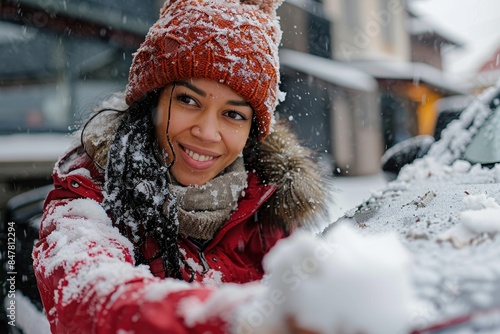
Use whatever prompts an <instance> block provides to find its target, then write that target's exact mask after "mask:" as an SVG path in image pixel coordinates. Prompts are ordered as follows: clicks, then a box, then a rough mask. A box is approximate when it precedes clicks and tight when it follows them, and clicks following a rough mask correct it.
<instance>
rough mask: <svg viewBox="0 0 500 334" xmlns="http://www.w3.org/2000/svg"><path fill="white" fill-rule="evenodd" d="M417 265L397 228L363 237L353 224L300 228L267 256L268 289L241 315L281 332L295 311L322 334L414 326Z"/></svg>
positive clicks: (257, 326) (375, 333)
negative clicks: (413, 271)
mask: <svg viewBox="0 0 500 334" xmlns="http://www.w3.org/2000/svg"><path fill="white" fill-rule="evenodd" d="M410 264H411V260H410V256H409V253H408V252H407V251H406V249H405V248H404V247H403V246H402V244H401V243H400V241H399V239H398V237H397V236H396V234H392V233H388V234H379V235H372V236H362V235H361V234H360V233H359V232H357V231H356V230H355V229H354V228H352V227H350V226H348V225H339V226H337V227H336V228H335V230H334V232H333V233H329V234H328V235H327V236H326V237H325V238H324V239H319V238H312V237H311V236H310V235H306V234H302V233H295V234H293V235H292V236H291V237H290V238H288V239H285V240H282V241H280V242H278V244H277V245H276V246H275V248H273V250H272V251H271V252H270V253H269V254H268V255H267V256H266V257H265V259H264V267H265V269H266V273H267V274H268V277H267V278H266V279H265V280H264V284H266V285H267V287H268V289H267V290H266V293H265V294H264V295H262V296H261V297H260V298H258V299H257V300H256V301H254V302H253V303H251V304H250V305H247V306H246V307H244V308H242V310H241V312H240V315H239V318H240V320H241V321H243V322H245V323H246V324H247V326H248V327H249V328H252V329H253V331H254V332H258V333H261V332H268V331H269V332H271V331H272V332H276V333H280V332H281V331H283V330H284V328H286V325H285V321H286V319H287V317H289V316H292V317H293V318H294V320H295V321H296V323H297V324H298V325H299V326H300V327H302V328H306V329H308V330H313V331H317V332H319V333H331V332H332V331H336V332H339V333H345V334H348V333H361V332H362V333H366V334H391V333H404V332H409V327H410V322H409V319H410V315H411V313H412V312H413V311H414V310H415V308H416V306H417V302H416V300H415V299H414V294H413V287H412V283H411V279H410V275H409V272H410V271H409V266H410Z"/></svg>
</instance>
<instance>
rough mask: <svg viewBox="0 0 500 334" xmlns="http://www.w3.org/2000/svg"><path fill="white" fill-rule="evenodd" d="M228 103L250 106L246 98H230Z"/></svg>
mask: <svg viewBox="0 0 500 334" xmlns="http://www.w3.org/2000/svg"><path fill="white" fill-rule="evenodd" d="M227 103H228V104H230V105H233V106H242V107H250V103H248V102H247V101H245V100H239V101H237V100H229V101H227Z"/></svg>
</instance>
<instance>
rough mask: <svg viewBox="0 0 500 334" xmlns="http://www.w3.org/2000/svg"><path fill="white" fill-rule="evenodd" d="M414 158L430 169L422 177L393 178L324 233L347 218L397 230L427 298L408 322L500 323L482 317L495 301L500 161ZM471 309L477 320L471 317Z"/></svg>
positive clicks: (499, 297) (362, 225)
mask: <svg viewBox="0 0 500 334" xmlns="http://www.w3.org/2000/svg"><path fill="white" fill-rule="evenodd" d="M417 163H418V164H419V165H420V167H421V169H422V170H425V166H427V167H428V168H429V171H428V172H427V176H426V177H418V178H417V179H416V180H413V181H412V182H408V181H394V182H391V183H390V184H389V186H388V188H387V189H386V190H384V191H380V192H376V193H374V194H373V196H372V197H371V198H370V199H369V200H367V201H366V202H365V203H363V204H361V205H360V206H358V207H357V208H355V209H353V210H351V211H350V212H348V213H347V214H346V215H345V216H344V217H343V218H341V219H340V220H339V221H337V222H336V223H335V224H333V225H332V226H331V227H330V228H329V229H327V230H326V231H325V232H324V233H332V232H333V231H335V228H336V226H339V225H340V224H342V223H347V224H351V225H354V226H356V227H358V228H359V229H358V230H359V231H360V233H362V234H364V235H373V234H377V233H386V232H391V233H393V232H396V233H397V234H398V235H399V239H400V241H401V242H402V244H403V245H404V247H405V248H406V249H407V250H408V251H409V253H410V257H411V270H410V271H411V277H412V280H413V285H414V291H415V293H416V295H417V296H416V297H417V298H418V300H420V301H421V302H422V303H423V305H424V306H423V307H421V308H420V309H419V311H416V313H417V314H415V319H413V321H412V322H413V323H415V324H416V327H417V328H422V327H427V326H430V325H432V324H436V323H441V322H444V323H446V322H448V321H450V320H451V319H454V320H457V321H458V322H460V321H464V323H463V324H462V325H460V327H450V328H449V332H446V333H455V331H456V330H458V328H460V330H462V329H463V330H466V333H470V332H473V331H475V330H478V329H479V330H480V332H484V330H486V329H488V330H489V329H491V328H495V329H496V330H500V321H498V318H497V319H496V322H495V323H494V324H492V323H491V322H485V320H484V317H485V316H486V315H488V314H490V313H491V311H492V310H498V309H497V308H499V307H500V239H499V238H498V236H499V235H500V234H499V233H498V232H500V184H499V182H500V165H497V166H496V167H495V168H493V169H487V168H481V166H479V165H475V166H471V165H470V164H469V163H468V162H465V161H460V160H458V161H457V162H455V163H454V164H453V165H452V166H442V165H439V164H437V163H435V161H434V160H433V159H432V158H430V157H428V158H424V159H422V160H420V161H418V162H417ZM431 167H432V168H431ZM430 169H433V170H434V171H435V173H432V172H430ZM473 315H476V316H482V318H481V319H482V320H481V321H479V320H477V321H471V319H469V318H470V317H471V316H473ZM495 315H496V316H497V317H498V312H495ZM478 319H479V318H478ZM459 320H460V321H459ZM488 321H491V319H488ZM492 326H493V327H492Z"/></svg>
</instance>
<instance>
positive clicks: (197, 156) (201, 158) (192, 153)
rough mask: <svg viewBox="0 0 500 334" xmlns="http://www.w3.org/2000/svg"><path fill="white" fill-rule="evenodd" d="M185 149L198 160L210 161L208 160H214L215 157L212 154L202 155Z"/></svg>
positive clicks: (185, 149)
mask: <svg viewBox="0 0 500 334" xmlns="http://www.w3.org/2000/svg"><path fill="white" fill-rule="evenodd" d="M184 151H185V152H186V153H187V154H188V155H189V156H190V157H191V158H192V159H193V160H196V161H201V162H203V161H208V160H212V159H213V158H214V157H211V156H208V155H201V154H198V153H195V152H193V151H191V150H188V149H187V148H184Z"/></svg>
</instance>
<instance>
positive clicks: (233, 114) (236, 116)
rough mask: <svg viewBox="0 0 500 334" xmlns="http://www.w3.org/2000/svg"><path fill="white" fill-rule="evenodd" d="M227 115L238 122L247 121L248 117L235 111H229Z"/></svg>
mask: <svg viewBox="0 0 500 334" xmlns="http://www.w3.org/2000/svg"><path fill="white" fill-rule="evenodd" d="M226 115H227V116H228V117H230V118H232V119H236V120H246V117H245V116H244V115H242V114H240V113H239V112H237V111H234V110H229V111H227V112H226Z"/></svg>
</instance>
